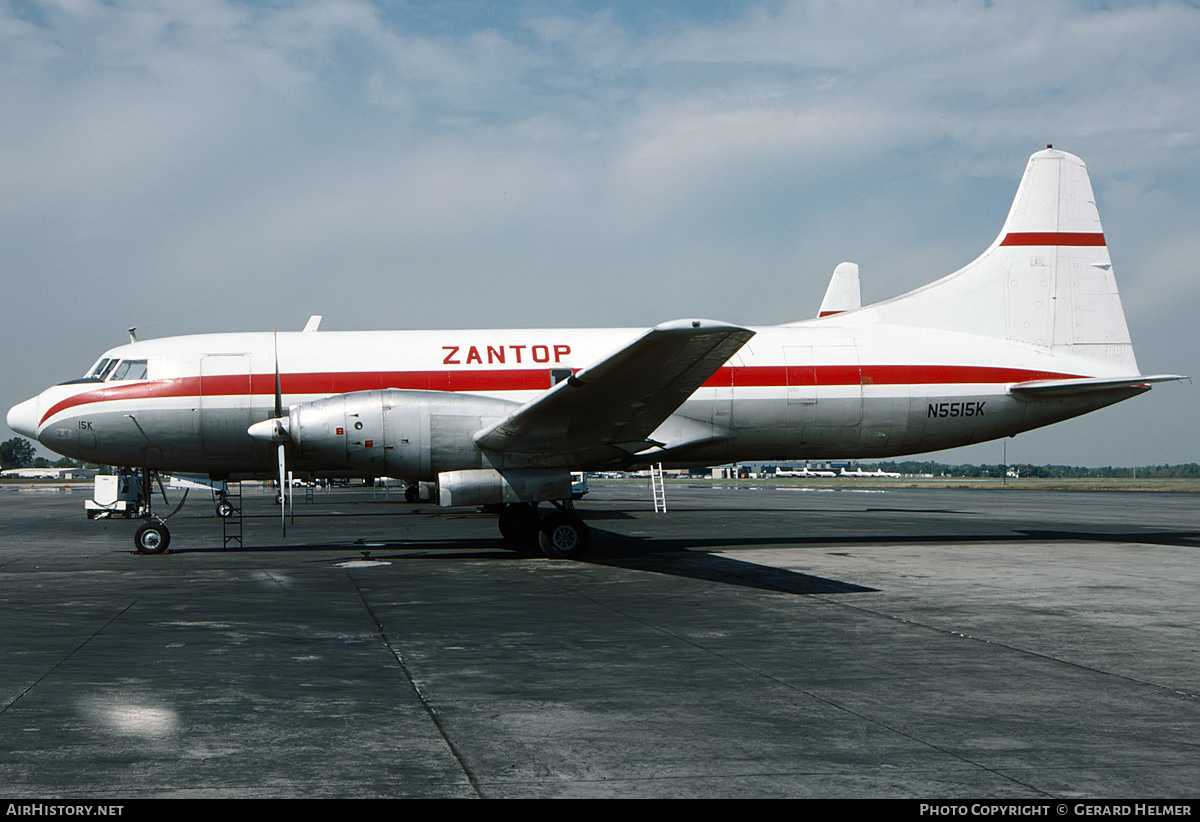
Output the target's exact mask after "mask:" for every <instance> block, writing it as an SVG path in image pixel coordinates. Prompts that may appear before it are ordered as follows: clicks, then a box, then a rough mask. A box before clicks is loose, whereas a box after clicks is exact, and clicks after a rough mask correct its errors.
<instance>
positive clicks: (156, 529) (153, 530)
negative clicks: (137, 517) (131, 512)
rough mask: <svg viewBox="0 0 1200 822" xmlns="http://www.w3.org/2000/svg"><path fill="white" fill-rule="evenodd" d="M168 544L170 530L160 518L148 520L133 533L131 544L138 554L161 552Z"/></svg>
mask: <svg viewBox="0 0 1200 822" xmlns="http://www.w3.org/2000/svg"><path fill="white" fill-rule="evenodd" d="M170 544H171V532H170V531H169V530H167V526H166V524H165V523H163V522H162V521H161V520H157V519H152V520H149V521H148V522H146V523H145V524H143V525H142V526H140V527H139V528H138V529H137V531H135V532H134V534H133V546H134V548H135V549H137V552H138V553H139V554H162V553H165V552H166V550H167V546H168V545H170Z"/></svg>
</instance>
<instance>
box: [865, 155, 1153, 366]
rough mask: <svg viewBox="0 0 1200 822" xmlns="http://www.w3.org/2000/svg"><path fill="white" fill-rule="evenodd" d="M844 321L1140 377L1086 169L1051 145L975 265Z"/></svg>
mask: <svg viewBox="0 0 1200 822" xmlns="http://www.w3.org/2000/svg"><path fill="white" fill-rule="evenodd" d="M845 321H846V322H847V323H855V324H857V323H860V322H861V323H895V324H903V325H919V326H922V327H926V328H938V329H944V330H949V331H962V332H967V333H973V334H983V335H987V336H992V337H998V338H1002V339H1008V340H1012V341H1014V342H1020V343H1027V344H1029V345H1033V346H1038V347H1044V348H1051V349H1056V352H1057V353H1069V354H1071V355H1073V356H1081V357H1084V358H1086V359H1088V360H1090V361H1092V362H1093V363H1094V365H1095V366H1096V367H1097V368H1099V369H1100V370H1101V373H1111V374H1114V375H1116V374H1137V373H1139V372H1138V368H1137V363H1136V361H1135V359H1134V355H1133V346H1132V344H1131V342H1130V339H1129V329H1128V328H1127V326H1126V324H1125V313H1124V311H1123V309H1122V308H1121V298H1120V295H1119V294H1118V293H1117V284H1116V280H1115V279H1114V278H1113V274H1112V263H1111V261H1110V259H1109V256H1108V248H1107V246H1106V245H1105V240H1104V232H1103V230H1102V229H1101V227H1100V215H1099V213H1098V211H1097V210H1096V201H1095V196H1094V194H1093V193H1092V184H1091V181H1090V180H1089V179H1088V173H1087V167H1086V166H1085V165H1084V164H1083V161H1082V160H1080V159H1079V158H1078V157H1076V156H1074V155H1072V154H1068V153H1066V152H1064V151H1056V150H1054V149H1053V148H1047V149H1045V150H1044V151H1039V152H1037V153H1036V154H1034V155H1033V156H1032V157H1030V158H1029V164H1028V166H1026V168H1025V176H1024V177H1023V178H1022V179H1021V184H1020V186H1019V187H1018V189H1017V196H1016V199H1015V200H1014V201H1013V204H1012V209H1011V210H1010V211H1009V213H1008V219H1007V220H1005V222H1004V228H1003V229H1002V230H1001V231H1000V235H999V236H998V237H997V238H996V239H995V241H994V242H993V243H992V244H991V246H990V247H988V249H987V250H986V251H984V252H983V254H981V255H980V256H979V257H978V258H977V259H976V260H975V261H974V262H972V263H970V264H969V265H967V266H966V267H964V268H962V269H960V270H959V271H956V272H955V273H953V274H951V275H949V276H947V277H943V278H942V279H940V280H937V281H936V282H933V283H930V284H929V285H927V286H924V287H922V288H918V289H916V290H915V291H910V292H909V293H907V294H904V295H901V296H899V297H894V298H892V299H890V300H885V301H883V302H880V303H876V304H875V305H872V306H868V307H866V308H864V309H862V310H860V311H857V312H853V313H851V314H847V315H846V317H845Z"/></svg>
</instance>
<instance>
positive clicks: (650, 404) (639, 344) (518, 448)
mask: <svg viewBox="0 0 1200 822" xmlns="http://www.w3.org/2000/svg"><path fill="white" fill-rule="evenodd" d="M752 336H754V332H753V331H751V330H749V329H747V328H742V327H740V326H736V325H728V324H726V323H719V322H714V321H712V320H677V321H674V322H669V323H664V324H662V325H658V326H655V327H654V328H651V329H650V330H649V331H647V332H646V333H644V334H642V335H641V336H640V337H638V338H637V339H635V340H634V341H633V342H631V343H629V345H627V346H625V347H624V348H622V349H620V350H619V351H616V352H614V353H613V354H610V355H609V356H607V357H605V358H604V359H602V360H600V361H599V362H596V363H594V364H592V365H590V366H588V367H587V368H584V369H583V370H581V371H579V372H577V373H576V374H574V375H573V376H571V377H568V378H567V379H565V380H563V381H561V382H560V383H558V385H556V386H554V387H553V388H551V389H550V390H549V391H547V392H546V393H545V394H542V395H541V396H539V397H537V398H535V399H533V400H531V401H530V402H528V403H526V404H525V405H523V406H521V407H520V408H518V409H517V410H516V411H514V412H513V413H512V414H510V415H509V416H507V417H505V418H504V419H503V420H500V421H499V422H498V423H496V424H494V425H492V426H490V427H488V428H485V429H483V430H482V431H480V432H479V433H477V434H476V435H475V443H476V444H477V445H479V447H480V448H483V449H486V450H488V451H492V452H497V453H499V454H501V455H503V457H504V458H505V460H506V462H509V463H516V462H521V461H527V462H528V463H529V464H542V465H549V464H554V465H570V466H582V465H586V464H589V463H592V462H598V461H604V460H610V459H613V458H614V457H617V456H620V455H622V454H623V453H624V454H631V453H634V452H636V451H641V450H643V449H645V448H647V447H649V446H651V445H653V444H654V443H652V442H649V441H648V440H647V437H648V436H649V435H650V433H651V432H653V431H654V429H656V428H657V427H658V426H659V424H660V423H662V421H663V420H665V419H666V418H667V417H669V416H670V415H671V413H672V412H673V411H675V409H676V408H678V407H679V406H680V405H681V404H682V403H683V402H684V400H686V399H687V398H688V397H690V396H691V395H692V394H693V393H694V392H695V391H696V389H698V388H699V387H700V386H701V385H703V384H704V382H705V381H706V380H707V379H708V378H709V377H711V376H712V375H713V374H715V373H716V372H717V369H719V368H720V367H721V366H722V365H724V364H725V362H726V361H728V360H729V358H730V357H732V356H733V355H734V354H735V353H737V351H738V349H740V348H741V347H742V346H743V345H744V344H745V343H746V341H747V340H748V339H750V338H751V337H752Z"/></svg>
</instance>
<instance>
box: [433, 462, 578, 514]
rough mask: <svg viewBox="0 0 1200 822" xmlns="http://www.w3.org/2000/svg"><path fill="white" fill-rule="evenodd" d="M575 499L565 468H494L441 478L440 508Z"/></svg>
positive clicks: (439, 476) (440, 476)
mask: <svg viewBox="0 0 1200 822" xmlns="http://www.w3.org/2000/svg"><path fill="white" fill-rule="evenodd" d="M570 498H571V472H570V471H569V470H567V469H565V468H515V469H512V470H507V471H496V470H494V469H491V468H483V469H475V470H470V471H444V472H442V473H441V474H438V504H439V505H500V504H502V503H506V502H542V501H544V500H569V499H570Z"/></svg>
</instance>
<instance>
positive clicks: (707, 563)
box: [176, 528, 1200, 595]
mask: <svg viewBox="0 0 1200 822" xmlns="http://www.w3.org/2000/svg"><path fill="white" fill-rule="evenodd" d="M592 537H593V539H592V544H593V550H592V552H591V554H590V555H589V556H588V557H587V558H586V559H584V560H582V561H583V562H586V563H588V564H591V565H601V566H607V567H613V568H624V569H628V570H634V571H644V572H647V573H655V574H664V575H667V576H675V577H681V578H686V579H696V580H705V581H709V582H719V583H723V584H726V585H735V586H740V587H746V588H754V589H758V590H763V591H775V592H782V593H790V594H800V595H804V594H851V593H868V592H873V591H877V590H879V589H876V588H867V587H864V586H861V585H854V584H852V583H847V582H842V581H839V580H833V579H826V578H823V577H818V576H813V575H811V574H804V573H801V572H798V571H791V570H787V569H783V568H776V567H772V566H767V565H760V564H757V563H753V562H747V561H745V560H740V559H737V558H735V557H730V556H722V555H720V554H721V552H727V551H736V550H738V549H754V548H766V547H773V548H786V547H797V548H804V547H808V548H812V547H818V546H823V547H830V548H834V547H845V546H852V545H905V544H961V543H983V542H1014V541H1026V540H1037V541H1042V542H1118V543H1129V544H1138V543H1141V544H1151V545H1167V546H1179V547H1189V548H1195V547H1200V543H1198V542H1197V538H1200V531H1170V530H1163V531H1136V532H1115V531H1101V530H1097V531H1079V530H1065V529H1064V530H1040V529H1014V530H1010V531H1003V532H999V533H982V534H946V533H938V534H905V535H856V536H808V537H796V536H780V537H750V538H745V537H710V538H694V537H666V538H655V537H645V536H629V535H624V534H618V533H614V532H611V531H604V530H600V529H595V528H594V529H593V534H592ZM500 544H502V543H500V541H499V540H495V541H493V540H485V541H483V542H482V543H481V542H480V541H479V540H464V539H449V540H447V539H431V540H419V539H418V540H404V541H395V540H388V539H386V538H385V539H380V540H368V539H360V540H355V541H353V542H347V543H339V544H336V545H329V544H310V545H275V546H246V547H241V548H232V549H227V550H233V551H238V552H270V551H280V552H284V551H288V552H303V551H317V550H322V551H328V550H329V549H330V548H335V549H337V548H344V549H346V550H348V551H357V552H359V553H360V554H362V555H363V557H364V558H365V559H370V560H386V561H389V562H408V561H420V560H423V559H436V560H443V561H444V560H447V559H456V558H461V559H471V560H475V561H479V560H495V561H509V562H511V561H524V560H527V559H529V558H530V557H531V556H532V555H531V554H529V553H521V552H514V551H511V550H508V549H507V548H500V547H497V548H496V549H495V550H492V547H493V545H497V546H498V545H500ZM481 549H482V550H481ZM188 550H189V549H183V550H182V551H177V552H176V553H186V552H188ZM196 550H205V551H208V550H211V549H196ZM380 552H382V553H380ZM537 556H538V557H539V558H540V555H537ZM323 561H324V560H323Z"/></svg>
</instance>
